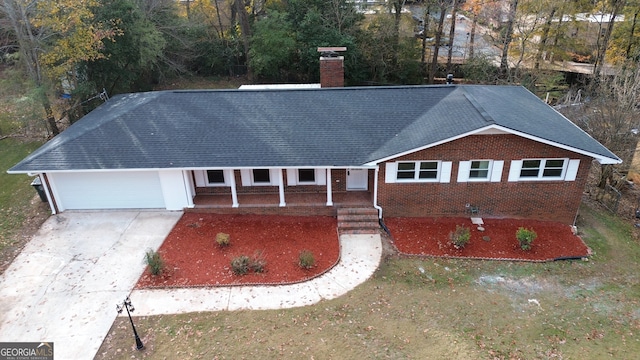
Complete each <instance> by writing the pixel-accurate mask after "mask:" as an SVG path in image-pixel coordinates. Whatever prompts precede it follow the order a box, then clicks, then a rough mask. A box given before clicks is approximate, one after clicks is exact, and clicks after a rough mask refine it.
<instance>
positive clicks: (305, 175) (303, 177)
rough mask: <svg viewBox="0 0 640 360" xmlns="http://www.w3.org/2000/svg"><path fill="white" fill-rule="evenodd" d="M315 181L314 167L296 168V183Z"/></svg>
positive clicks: (311, 182) (313, 182) (312, 182)
mask: <svg viewBox="0 0 640 360" xmlns="http://www.w3.org/2000/svg"><path fill="white" fill-rule="evenodd" d="M315 182H316V170H315V169H298V183H300V184H304V183H309V184H315Z"/></svg>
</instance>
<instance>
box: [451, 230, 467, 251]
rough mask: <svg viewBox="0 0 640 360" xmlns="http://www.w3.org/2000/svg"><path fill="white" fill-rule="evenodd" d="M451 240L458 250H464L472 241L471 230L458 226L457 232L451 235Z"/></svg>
mask: <svg viewBox="0 0 640 360" xmlns="http://www.w3.org/2000/svg"><path fill="white" fill-rule="evenodd" d="M449 239H451V243H452V244H453V246H454V247H455V248H456V249H462V248H463V247H464V246H465V245H467V244H468V243H469V240H470V239H471V230H469V228H468V227H466V226H463V225H456V230H455V231H452V232H450V233H449Z"/></svg>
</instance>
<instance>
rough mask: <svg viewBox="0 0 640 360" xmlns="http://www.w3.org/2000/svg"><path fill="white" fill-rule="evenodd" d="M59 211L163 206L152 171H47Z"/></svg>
mask: <svg viewBox="0 0 640 360" xmlns="http://www.w3.org/2000/svg"><path fill="white" fill-rule="evenodd" d="M49 179H50V181H51V182H52V185H53V188H54V193H55V197H56V201H57V203H58V208H59V210H60V211H63V210H73V209H75V210H87V209H155V208H164V207H165V204H164V197H163V195H162V187H161V186H160V178H159V176H158V172H156V171H123V172H115V173H114V172H91V173H50V174H49Z"/></svg>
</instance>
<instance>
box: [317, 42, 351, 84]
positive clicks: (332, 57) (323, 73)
mask: <svg viewBox="0 0 640 360" xmlns="http://www.w3.org/2000/svg"><path fill="white" fill-rule="evenodd" d="M346 50H347V48H346V47H319V48H318V52H319V53H320V87H323V88H325V87H344V56H340V55H339V54H338V51H346Z"/></svg>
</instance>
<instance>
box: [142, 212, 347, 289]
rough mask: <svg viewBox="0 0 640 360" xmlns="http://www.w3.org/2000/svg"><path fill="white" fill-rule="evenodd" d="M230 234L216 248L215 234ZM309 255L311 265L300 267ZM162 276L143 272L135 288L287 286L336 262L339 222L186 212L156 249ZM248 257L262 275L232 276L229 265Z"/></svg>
mask: <svg viewBox="0 0 640 360" xmlns="http://www.w3.org/2000/svg"><path fill="white" fill-rule="evenodd" d="M218 233H226V234H229V235H230V243H229V246H226V247H220V246H218V244H217V243H216V234H218ZM303 250H308V251H310V252H311V253H312V254H313V258H314V260H315V265H314V266H313V267H311V268H310V269H303V268H301V267H300V266H299V254H300V252H301V251H303ZM158 252H159V253H160V255H161V256H162V259H163V260H164V261H165V264H166V267H165V271H163V273H162V274H161V275H158V276H152V275H151V274H150V273H149V269H148V268H147V269H146V270H145V272H144V274H143V275H142V277H141V278H140V280H139V281H138V284H137V285H136V288H139V289H140V288H150V287H190V286H228V285H249V284H287V283H295V282H300V281H305V280H308V279H311V278H314V277H316V276H318V275H320V274H322V273H324V272H326V271H327V270H329V269H331V268H332V267H333V266H334V265H335V264H336V263H337V262H338V260H339V257H340V244H339V242H338V233H337V221H336V219H335V218H333V217H308V216H269V215H217V214H198V213H185V214H184V215H183V216H182V218H181V219H180V220H179V221H178V223H177V224H176V226H175V227H174V228H173V230H172V231H171V232H170V233H169V235H168V237H167V238H166V239H165V241H164V243H163V244H162V245H161V246H160V249H159V250H158ZM242 255H246V256H248V257H249V258H250V259H252V260H260V261H263V262H264V271H263V272H261V273H255V272H249V273H248V274H246V275H236V274H234V273H233V271H232V268H231V261H232V260H233V259H234V258H236V257H239V256H242Z"/></svg>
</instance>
